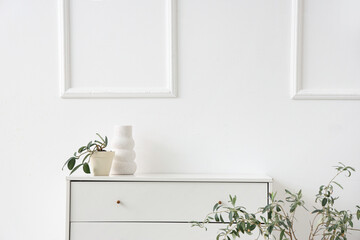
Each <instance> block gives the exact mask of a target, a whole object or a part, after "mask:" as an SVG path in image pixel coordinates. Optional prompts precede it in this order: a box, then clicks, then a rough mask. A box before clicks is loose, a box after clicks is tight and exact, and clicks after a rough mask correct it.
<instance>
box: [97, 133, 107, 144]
mask: <svg viewBox="0 0 360 240" xmlns="http://www.w3.org/2000/svg"><path fill="white" fill-rule="evenodd" d="M96 135H98V136H99V138H100V139H101V140H102V141H103V142H105V140H104V139H103V137H102V136H100V134H98V133H96Z"/></svg>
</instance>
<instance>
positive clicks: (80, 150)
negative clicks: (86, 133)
mask: <svg viewBox="0 0 360 240" xmlns="http://www.w3.org/2000/svg"><path fill="white" fill-rule="evenodd" d="M85 149H86V146H82V147H80V148H79V150H78V153H81V152H82V151H84V150H85Z"/></svg>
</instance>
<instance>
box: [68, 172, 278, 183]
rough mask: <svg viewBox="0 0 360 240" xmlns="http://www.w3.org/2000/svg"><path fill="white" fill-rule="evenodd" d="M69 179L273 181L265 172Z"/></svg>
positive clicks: (148, 174)
mask: <svg viewBox="0 0 360 240" xmlns="http://www.w3.org/2000/svg"><path fill="white" fill-rule="evenodd" d="M66 179H67V180H69V181H96V182H98V181H104V182H106V181H109V182H116V181H119V182H147V181H148V182H152V181H153V182H272V178H271V177H269V176H267V175H264V174H162V173H160V174H154V173H151V174H150V173H141V174H140V173H139V174H135V175H118V176H69V177H67V178H66Z"/></svg>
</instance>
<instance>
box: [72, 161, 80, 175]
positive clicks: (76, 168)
mask: <svg viewBox="0 0 360 240" xmlns="http://www.w3.org/2000/svg"><path fill="white" fill-rule="evenodd" d="M82 165H83V164H82V163H81V164H79V165H77V166H76V167H75V168H74V169H73V170H72V171H71V172H70V175H71V174H73V173H74V172H75V171H76V170H78V168H79V167H81V166H82Z"/></svg>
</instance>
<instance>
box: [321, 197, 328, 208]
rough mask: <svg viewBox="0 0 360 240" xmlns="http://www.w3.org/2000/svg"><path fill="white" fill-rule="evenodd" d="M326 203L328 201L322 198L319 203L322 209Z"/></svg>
mask: <svg viewBox="0 0 360 240" xmlns="http://www.w3.org/2000/svg"><path fill="white" fill-rule="evenodd" d="M327 201H328V200H327V198H324V199H323V200H322V202H321V205H322V206H323V207H324V206H325V205H326V203H327Z"/></svg>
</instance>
